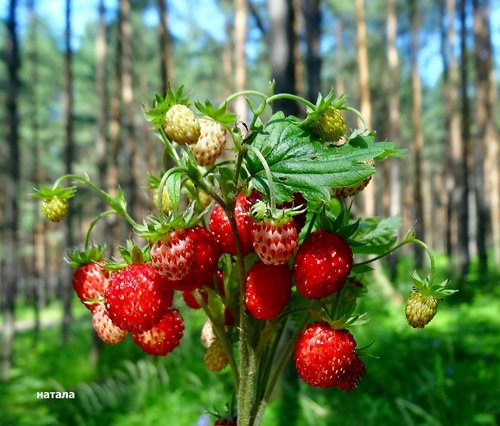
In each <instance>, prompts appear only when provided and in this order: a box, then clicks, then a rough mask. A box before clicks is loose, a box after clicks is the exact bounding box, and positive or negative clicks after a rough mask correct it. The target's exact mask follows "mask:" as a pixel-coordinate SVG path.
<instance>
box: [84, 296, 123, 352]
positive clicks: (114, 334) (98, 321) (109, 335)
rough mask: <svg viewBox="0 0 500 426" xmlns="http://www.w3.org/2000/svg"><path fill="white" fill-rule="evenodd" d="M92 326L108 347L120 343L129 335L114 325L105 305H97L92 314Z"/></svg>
mask: <svg viewBox="0 0 500 426" xmlns="http://www.w3.org/2000/svg"><path fill="white" fill-rule="evenodd" d="M92 325H93V327H94V330H95V332H96V334H97V336H99V338H100V339H101V340H102V341H103V342H104V343H106V344H108V345H116V344H117V343H120V342H121V341H123V340H124V339H125V337H127V334H128V333H127V332H126V331H125V330H122V329H121V328H119V327H117V326H116V325H114V324H113V321H111V318H109V315H108V312H107V310H106V308H105V307H104V305H95V309H94V310H93V312H92Z"/></svg>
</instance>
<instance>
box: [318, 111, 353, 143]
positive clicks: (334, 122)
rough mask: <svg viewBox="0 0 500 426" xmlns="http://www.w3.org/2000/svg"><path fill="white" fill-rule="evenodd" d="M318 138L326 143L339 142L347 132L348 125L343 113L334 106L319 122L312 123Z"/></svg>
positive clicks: (320, 117) (324, 113)
mask: <svg viewBox="0 0 500 426" xmlns="http://www.w3.org/2000/svg"><path fill="white" fill-rule="evenodd" d="M311 129H312V131H313V132H314V134H315V135H316V136H318V137H319V138H321V139H323V140H324V141H325V142H337V141H338V140H339V139H340V138H341V137H342V136H344V135H345V133H346V131H347V123H346V121H345V117H344V114H342V111H341V110H339V109H338V108H336V107H334V106H330V107H328V108H327V109H326V110H325V111H324V112H323V113H321V115H320V116H319V117H318V119H317V120H314V121H313V122H312V123H311Z"/></svg>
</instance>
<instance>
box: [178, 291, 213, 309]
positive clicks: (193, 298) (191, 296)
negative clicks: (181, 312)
mask: <svg viewBox="0 0 500 426" xmlns="http://www.w3.org/2000/svg"><path fill="white" fill-rule="evenodd" d="M195 293H198V294H196V295H195ZM200 295H201V297H202V298H203V300H204V301H205V303H208V294H207V292H206V291H204V290H202V289H199V290H194V291H183V292H182V298H183V299H184V302H186V305H188V306H189V307H190V308H191V309H200V308H201V305H200V304H199V303H198V300H197V298H198V297H200Z"/></svg>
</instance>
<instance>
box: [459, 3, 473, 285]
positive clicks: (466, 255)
mask: <svg viewBox="0 0 500 426" xmlns="http://www.w3.org/2000/svg"><path fill="white" fill-rule="evenodd" d="M467 33H468V29H467V2H466V0H460V95H461V101H462V102H461V106H462V111H461V120H460V123H461V128H460V133H461V136H462V152H461V161H460V163H459V165H458V166H459V170H460V174H461V176H462V182H461V183H462V189H461V197H460V201H459V202H461V204H462V208H461V209H460V210H459V213H458V215H459V216H458V262H459V269H460V276H462V277H464V276H465V275H466V274H467V272H468V271H469V263H470V247H469V243H470V239H469V194H470V182H469V177H470V170H471V167H470V160H471V158H472V150H471V137H470V136H471V135H470V118H471V117H470V106H469V95H468V93H467V86H468V84H469V75H468V74H469V72H468V62H469V61H468V57H467Z"/></svg>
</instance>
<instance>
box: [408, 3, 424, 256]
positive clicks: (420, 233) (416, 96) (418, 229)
mask: <svg viewBox="0 0 500 426" xmlns="http://www.w3.org/2000/svg"><path fill="white" fill-rule="evenodd" d="M410 21H411V81H412V113H411V122H412V134H413V140H412V146H413V164H414V186H413V196H414V207H415V220H416V223H415V234H416V236H417V238H420V239H424V238H425V217H424V198H423V192H422V188H423V181H424V174H423V172H424V170H423V151H424V137H423V134H422V122H421V116H422V82H421V77H420V72H419V69H418V54H419V49H420V46H419V43H418V35H419V29H420V18H419V11H418V6H417V4H416V2H411V4H410ZM415 262H416V264H417V265H419V266H422V263H423V256H422V250H421V249H420V247H417V248H416V250H415Z"/></svg>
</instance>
